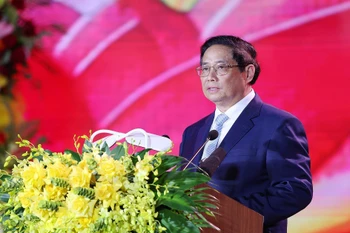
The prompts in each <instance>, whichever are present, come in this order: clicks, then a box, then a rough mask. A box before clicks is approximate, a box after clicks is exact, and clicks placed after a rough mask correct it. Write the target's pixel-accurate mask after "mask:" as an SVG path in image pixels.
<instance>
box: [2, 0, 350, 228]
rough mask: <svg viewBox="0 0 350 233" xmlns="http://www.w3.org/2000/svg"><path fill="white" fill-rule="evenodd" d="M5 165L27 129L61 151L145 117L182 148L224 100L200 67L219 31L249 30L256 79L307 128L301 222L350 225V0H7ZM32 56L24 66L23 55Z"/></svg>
mask: <svg viewBox="0 0 350 233" xmlns="http://www.w3.org/2000/svg"><path fill="white" fill-rule="evenodd" d="M0 9H1V15H0V59H1V60H0V158H1V159H0V165H1V166H2V164H3V161H4V158H5V157H6V153H12V154H16V153H17V154H20V151H19V150H18V149H17V148H16V146H15V144H14V142H15V141H16V140H17V134H20V135H21V136H22V138H25V139H29V140H31V141H32V142H34V143H42V144H43V146H44V148H47V149H50V150H52V151H63V150H64V149H66V148H69V149H73V148H74V146H73V136H74V135H75V134H76V135H84V134H86V135H88V134H89V131H90V130H92V132H93V131H96V130H98V129H111V130H115V131H119V132H128V131H130V130H132V129H134V128H143V129H145V130H146V131H148V132H150V133H154V134H160V135H164V134H166V135H168V136H169V137H170V138H171V140H172V141H173V142H174V148H173V151H172V154H178V151H179V145H180V142H181V135H182V132H183V130H184V129H185V128H186V126H188V125H190V124H191V123H193V122H195V121H197V120H199V119H200V118H202V117H203V116H205V115H206V114H209V113H210V112H212V111H213V110H214V105H213V104H212V103H211V102H209V101H208V100H206V99H205V98H204V97H203V95H202V91H201V85H200V80H199V78H198V77H197V74H196V72H195V67H196V66H198V64H199V47H200V45H201V44H202V43H203V42H204V40H205V39H206V38H208V37H210V36H214V35H218V34H233V35H236V36H240V37H242V38H244V39H246V40H248V41H250V42H251V43H252V44H253V45H254V46H255V47H256V49H257V51H258V60H259V62H260V65H261V68H262V72H261V75H260V77H259V79H258V81H257V83H256V85H255V86H254V89H255V90H256V91H257V93H258V94H259V95H260V97H261V98H262V99H263V100H264V101H265V102H268V103H271V104H273V105H275V106H277V107H279V108H282V109H285V110H287V111H289V112H291V113H293V114H294V115H296V116H297V117H298V118H299V119H300V120H301V121H302V122H303V124H304V126H305V128H306V132H307V135H308V139H309V146H310V156H311V159H312V173H313V179H314V199H313V201H312V203H311V204H310V206H308V207H307V208H306V209H305V210H303V211H302V212H300V213H298V214H297V215H295V216H293V217H292V218H290V221H289V232H291V233H326V232H327V233H328V232H332V233H349V232H350V181H349V178H350V126H349V125H350V124H349V123H350V104H349V103H347V101H348V99H349V97H350V96H349V91H350V89H349V87H348V85H349V84H350V81H349V78H350V71H349V60H350V55H349V54H350V1H345V0H259V1H257V0H244V1H243V0H216V1H210V0H186V1H185V0H163V1H160V0H99V1H96V0H28V1H24V0H13V1H10V0H0ZM23 65H24V66H23Z"/></svg>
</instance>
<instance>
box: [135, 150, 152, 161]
mask: <svg viewBox="0 0 350 233" xmlns="http://www.w3.org/2000/svg"><path fill="white" fill-rule="evenodd" d="M150 150H151V149H144V150H142V151H139V152H136V153H135V157H137V156H140V158H141V159H144V158H145V155H146V153H147V152H148V151H150Z"/></svg>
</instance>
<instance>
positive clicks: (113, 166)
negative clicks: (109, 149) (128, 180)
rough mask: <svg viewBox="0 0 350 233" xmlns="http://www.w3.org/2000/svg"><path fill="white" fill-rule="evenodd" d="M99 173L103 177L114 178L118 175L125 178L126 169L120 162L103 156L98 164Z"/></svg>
mask: <svg viewBox="0 0 350 233" xmlns="http://www.w3.org/2000/svg"><path fill="white" fill-rule="evenodd" d="M97 172H98V173H99V174H100V175H101V176H107V177H114V176H116V175H119V176H123V175H124V174H125V169H124V166H123V164H121V163H120V162H119V161H118V160H114V159H113V158H112V157H109V156H103V157H101V160H100V163H99V164H98V167H97Z"/></svg>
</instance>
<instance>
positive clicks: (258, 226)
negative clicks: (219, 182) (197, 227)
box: [201, 187, 263, 233]
mask: <svg viewBox="0 0 350 233" xmlns="http://www.w3.org/2000/svg"><path fill="white" fill-rule="evenodd" d="M206 192H207V193H208V194H210V195H213V196H215V197H216V198H217V199H218V201H219V202H218V209H217V210H215V217H211V216H206V218H207V219H208V221H209V222H211V223H213V224H214V225H215V226H217V227H218V228H220V230H221V231H218V230H216V229H214V228H203V229H202V231H201V232H202V233H218V232H221V233H262V232H263V216H262V215H261V214H259V213H257V212H255V211H254V210H252V209H249V208H248V207H246V206H244V205H242V204H241V203H239V202H237V201H236V200H233V199H232V198H230V197H228V196H226V195H225V194H222V193H220V192H219V191H217V190H215V189H213V188H211V187H209V189H208V190H206Z"/></svg>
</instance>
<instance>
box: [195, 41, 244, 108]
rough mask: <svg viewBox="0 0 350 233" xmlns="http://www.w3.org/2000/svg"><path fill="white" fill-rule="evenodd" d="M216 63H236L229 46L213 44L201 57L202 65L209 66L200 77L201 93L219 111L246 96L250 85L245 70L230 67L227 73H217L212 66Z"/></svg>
mask: <svg viewBox="0 0 350 233" xmlns="http://www.w3.org/2000/svg"><path fill="white" fill-rule="evenodd" d="M217 64H222V65H237V62H236V61H235V60H233V59H232V52H231V48H229V47H227V46H224V45H213V46H211V47H209V48H208V49H207V50H206V51H205V53H204V55H203V57H202V67H211V68H210V72H209V75H208V76H206V77H201V82H202V89H203V93H204V95H205V97H207V98H208V99H209V100H210V101H212V102H213V103H215V104H216V106H217V108H218V109H219V110H220V111H222V112H225V111H226V110H227V109H229V108H230V107H231V106H233V105H234V104H235V103H237V102H238V101H240V100H241V99H242V98H243V97H244V96H246V95H247V94H248V93H249V91H250V90H251V87H250V85H249V84H248V80H247V72H246V71H243V72H241V71H240V70H239V67H232V68H229V69H228V72H227V74H225V75H217V74H216V72H215V70H214V68H213V66H215V65H217Z"/></svg>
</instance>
